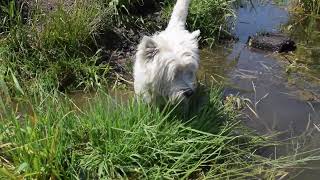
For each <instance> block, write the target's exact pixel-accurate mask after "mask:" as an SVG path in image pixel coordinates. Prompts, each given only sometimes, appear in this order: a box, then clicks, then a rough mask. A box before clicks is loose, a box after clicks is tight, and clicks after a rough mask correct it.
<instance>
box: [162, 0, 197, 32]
mask: <svg viewBox="0 0 320 180" xmlns="http://www.w3.org/2000/svg"><path fill="white" fill-rule="evenodd" d="M190 1H191V0H177V3H176V5H175V6H174V8H173V12H172V15H171V18H170V21H169V24H168V27H167V29H172V28H178V29H185V25H186V20H187V16H188V9H189V4H190Z"/></svg>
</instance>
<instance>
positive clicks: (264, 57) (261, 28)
mask: <svg viewBox="0 0 320 180" xmlns="http://www.w3.org/2000/svg"><path fill="white" fill-rule="evenodd" d="M251 2H252V3H249V1H243V2H240V5H239V7H238V8H237V14H236V15H237V22H236V24H235V29H234V33H235V35H236V36H237V37H238V38H239V40H238V41H237V42H235V43H231V44H230V45H228V46H226V47H220V48H214V49H211V50H209V49H205V50H203V51H202V53H201V57H202V59H201V73H203V74H206V76H210V78H212V79H213V80H214V81H224V82H226V84H227V86H226V88H225V95H226V96H228V95H231V94H232V95H238V96H240V97H243V98H248V99H250V100H251V102H252V103H253V104H255V103H257V104H256V105H253V106H252V110H250V109H248V110H246V113H245V114H246V118H244V121H245V123H246V124H247V126H249V127H250V128H252V129H254V130H256V131H257V132H258V133H261V134H272V132H284V133H283V134H282V135H281V137H280V138H281V139H286V138H290V137H294V136H298V135H301V134H302V133H306V131H311V130H310V129H312V128H313V129H314V127H315V126H316V125H319V124H320V101H319V99H318V98H317V97H319V96H318V95H319V94H320V88H319V87H320V86H319V84H318V83H315V82H313V81H308V80H305V78H303V77H302V76H301V75H299V74H297V73H292V74H288V73H286V66H288V63H287V62H285V61H284V60H281V59H280V58H277V55H276V54H275V53H270V52H265V51H261V50H255V49H250V48H249V47H247V45H246V42H247V39H248V37H249V36H250V35H251V36H252V35H255V34H256V33H258V32H279V31H280V29H281V27H282V26H283V25H286V24H287V23H289V22H290V14H289V12H288V6H289V2H282V3H277V4H276V3H274V2H273V1H261V0H252V1H251ZM293 38H294V40H296V41H298V42H299V41H300V40H304V38H305V36H304V34H300V35H299V34H298V33H296V34H295V36H294V37H293ZM318 45H319V44H318ZM298 48H299V46H298ZM316 48H319V46H318V47H315V49H316ZM318 52H320V51H319V50H318ZM314 54H316V55H315V56H311V60H312V61H313V62H319V59H320V55H319V53H314ZM317 55H318V56H317ZM309 60H310V59H309ZM318 64H319V63H318ZM314 76H317V77H320V71H318V72H316V73H315V74H314ZM319 140H320V139H319V138H317V137H314V139H313V140H312V141H311V143H312V144H310V145H309V146H312V147H313V148H314V147H319V143H318V142H319ZM308 166H310V167H311V168H313V170H312V169H310V170H306V171H304V172H302V173H301V174H300V175H299V176H298V177H296V179H303V178H304V179H308V180H309V179H319V177H320V170H317V169H316V168H319V167H320V162H313V163H310V164H308ZM314 168H315V169H314Z"/></svg>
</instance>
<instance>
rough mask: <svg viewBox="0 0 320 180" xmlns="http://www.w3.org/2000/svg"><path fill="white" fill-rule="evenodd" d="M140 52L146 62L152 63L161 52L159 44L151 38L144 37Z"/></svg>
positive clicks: (139, 48)
mask: <svg viewBox="0 0 320 180" xmlns="http://www.w3.org/2000/svg"><path fill="white" fill-rule="evenodd" d="M138 51H140V53H141V55H142V56H144V59H145V60H146V61H150V60H152V59H153V58H154V56H155V55H156V54H157V53H158V52H159V49H158V45H157V43H156V42H155V41H154V40H153V39H152V38H151V37H149V36H144V37H143V38H142V40H141V43H140V44H139V47H138Z"/></svg>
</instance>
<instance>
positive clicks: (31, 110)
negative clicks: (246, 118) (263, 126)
mask: <svg viewBox="0 0 320 180" xmlns="http://www.w3.org/2000/svg"><path fill="white" fill-rule="evenodd" d="M23 99H24V101H22V100H21V99H20V101H19V102H18V103H13V104H14V107H15V108H13V110H11V108H10V106H5V105H4V106H2V108H1V111H2V112H3V113H2V114H1V120H0V121H1V123H0V132H1V133H0V164H1V165H0V178H4V179H8V178H12V179H16V178H18V179H20V178H28V179H48V178H52V179H59V178H63V179H77V178H81V179H97V178H107V179H108V178H116V179H119V178H129V179H141V178H150V179H172V178H176V179H190V178H192V179H197V178H199V179H201V178H209V179H229V178H231V179H233V178H238V179H239V178H240V179H246V178H258V177H259V178H262V179H276V178H279V177H282V176H283V177H284V176H286V175H287V172H286V168H289V167H290V168H293V167H296V166H297V165H299V164H300V163H303V162H305V161H307V160H312V159H314V158H315V156H313V157H310V156H299V155H298V154H296V155H294V156H290V157H277V158H275V157H276V156H275V155H274V158H265V157H263V156H261V155H259V154H260V153H261V152H263V149H264V148H266V147H272V145H271V143H270V141H268V138H267V137H263V136H257V135H254V134H252V133H249V132H247V131H245V130H244V129H242V128H239V127H241V126H240V125H239V123H238V122H237V121H236V119H235V114H234V113H232V111H230V109H228V108H227V106H224V105H223V104H222V99H221V93H220V91H219V90H218V89H211V90H210V93H209V101H208V103H207V104H206V105H204V106H201V107H202V108H201V109H199V111H197V112H196V113H195V114H193V115H192V114H190V116H189V117H188V118H186V117H185V116H184V118H183V119H181V116H179V115H178V114H179V113H178V114H177V113H170V112H171V111H170V110H166V111H160V110H158V109H155V108H152V107H149V106H146V105H145V104H143V103H140V102H139V101H136V100H133V99H131V100H129V101H126V102H124V103H120V102H121V101H119V100H118V101H117V100H115V99H112V98H111V97H110V96H108V95H106V94H104V93H103V92H100V93H98V94H97V95H96V96H95V97H93V98H92V99H91V100H90V101H89V102H88V103H87V104H86V105H83V104H82V106H79V104H78V106H77V105H76V104H77V102H73V101H72V100H71V99H68V98H66V97H65V98H64V97H63V96H61V95H59V93H51V94H43V95H42V96H41V97H40V96H39V97H35V98H34V99H33V98H27V99H25V98H23ZM1 100H2V102H5V101H6V99H1ZM190 117H193V118H190ZM188 119H189V120H188ZM305 155H306V154H305Z"/></svg>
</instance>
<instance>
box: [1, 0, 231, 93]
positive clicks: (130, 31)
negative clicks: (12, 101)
mask: <svg viewBox="0 0 320 180" xmlns="http://www.w3.org/2000/svg"><path fill="white" fill-rule="evenodd" d="M18 2H22V1H16V0H9V1H7V2H2V3H1V6H0V7H1V10H0V12H1V13H0V14H1V19H3V21H1V24H0V32H1V35H0V62H1V63H0V70H1V71H0V73H1V74H2V75H3V76H4V78H5V80H6V81H7V80H8V78H11V77H10V76H11V75H10V74H11V72H12V73H13V74H14V75H15V76H16V77H17V79H18V80H19V82H20V84H21V86H22V87H28V88H26V89H27V90H28V91H29V92H30V93H36V92H37V91H38V90H39V89H42V90H44V91H50V90H51V89H57V88H58V89H59V90H73V89H92V88H96V87H98V86H101V85H102V84H104V85H108V84H110V83H111V82H114V81H115V80H119V78H120V79H127V80H130V78H131V76H130V72H131V68H130V67H131V64H132V63H131V60H132V58H133V54H134V51H135V48H136V45H137V43H138V42H139V40H140V38H141V36H143V35H144V34H151V33H154V32H155V31H158V30H161V29H164V28H165V26H166V23H167V22H166V20H167V19H162V18H161V17H162V15H163V14H169V13H171V12H169V11H167V10H171V9H172V6H173V4H174V2H175V1H173V0H171V1H169V0H167V1H165V2H163V1H160V0H155V1H146V2H143V3H142V2H141V1H127V0H122V1H115V0H97V1H96V0H79V1H74V0H70V1H66V0H65V1H59V0H52V1H28V2H27V3H18ZM36 2H38V3H36ZM161 2H163V3H161ZM228 2H229V1H228V0H208V1H194V2H193V3H192V7H191V10H190V16H189V20H188V23H189V27H190V29H200V30H201V31H202V37H203V39H205V40H207V41H208V42H209V39H210V40H211V41H210V43H212V42H216V41H215V40H216V39H217V38H218V37H219V36H222V35H223V34H226V32H227V28H226V26H225V21H226V20H227V19H228V17H230V16H231V15H232V10H231V7H230V6H229V5H228ZM200 19H201V20H200ZM117 82H122V83H124V82H125V81H117ZM10 87H13V86H10ZM11 89H12V88H11Z"/></svg>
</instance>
